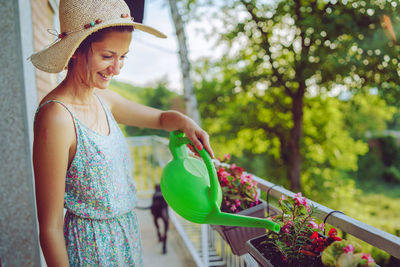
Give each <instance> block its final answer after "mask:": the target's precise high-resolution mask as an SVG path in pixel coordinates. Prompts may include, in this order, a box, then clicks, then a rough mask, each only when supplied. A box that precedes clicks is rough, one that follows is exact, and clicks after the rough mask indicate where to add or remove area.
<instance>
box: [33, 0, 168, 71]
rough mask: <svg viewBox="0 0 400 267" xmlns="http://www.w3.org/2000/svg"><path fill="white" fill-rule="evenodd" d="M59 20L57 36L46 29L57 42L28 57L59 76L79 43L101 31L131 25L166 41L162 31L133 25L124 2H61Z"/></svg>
mask: <svg viewBox="0 0 400 267" xmlns="http://www.w3.org/2000/svg"><path fill="white" fill-rule="evenodd" d="M59 19H60V33H58V32H57V31H56V30H55V29H50V30H48V32H49V33H50V34H52V35H55V36H56V37H57V39H56V40H55V41H54V42H53V43H51V44H50V45H48V47H46V48H45V49H43V50H41V51H39V52H37V53H35V54H33V55H32V56H31V57H30V59H31V61H32V63H33V65H35V67H37V68H38V69H40V70H43V71H45V72H50V73H58V72H61V71H62V70H64V69H65V68H66V66H67V65H68V62H69V59H70V58H71V56H72V55H73V54H74V52H75V50H76V49H77V48H78V47H79V45H80V44H81V42H82V41H83V40H84V39H85V38H86V37H88V36H89V35H90V34H92V33H94V32H96V31H98V30H101V29H104V28H108V27H113V26H132V27H133V28H134V29H138V30H141V31H144V32H147V33H150V34H152V35H154V36H156V37H159V38H166V35H165V34H163V33H162V32H160V31H158V30H156V29H154V28H152V27H150V26H146V25H143V24H141V23H137V22H135V21H134V18H133V17H131V15H130V10H129V7H128V6H127V4H126V3H125V1H124V0H107V1H104V0H85V1H81V0H60V4H59Z"/></svg>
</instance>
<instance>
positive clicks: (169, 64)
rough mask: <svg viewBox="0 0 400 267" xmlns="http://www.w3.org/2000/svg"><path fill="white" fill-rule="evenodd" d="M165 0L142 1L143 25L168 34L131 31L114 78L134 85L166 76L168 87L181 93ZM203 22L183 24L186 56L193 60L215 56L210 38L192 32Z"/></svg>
mask: <svg viewBox="0 0 400 267" xmlns="http://www.w3.org/2000/svg"><path fill="white" fill-rule="evenodd" d="M167 3H168V1H167V0H146V4H145V14H144V21H143V24H146V25H148V26H152V27H154V28H156V29H158V30H159V31H161V32H163V33H164V34H166V35H167V36H168V38H167V39H160V38H157V37H155V36H153V35H150V34H148V33H145V32H141V31H139V30H138V31H135V32H134V34H133V39H132V43H131V46H130V52H129V53H128V58H127V59H126V60H125V65H124V67H123V69H122V70H121V73H120V74H119V75H118V77H116V79H117V80H119V81H123V82H129V83H131V84H133V85H136V86H145V85H152V84H155V83H156V81H159V80H161V79H166V80H167V81H168V85H169V88H170V89H171V90H173V91H176V92H180V93H182V80H181V79H182V78H181V70H180V63H179V55H178V53H177V52H178V44H177V39H176V35H175V27H174V25H173V21H172V18H171V15H170V10H169V6H168V5H167ZM201 23H203V24H202V25H207V24H204V22H200V21H198V22H191V23H189V24H188V25H186V29H185V32H186V37H187V45H188V47H189V48H188V50H189V58H190V60H191V61H192V62H193V61H194V60H196V59H198V58H199V57H202V56H212V55H215V49H214V48H213V41H212V40H207V39H206V38H205V37H204V35H202V34H199V33H198V32H197V31H195V30H194V29H195V28H199V25H201Z"/></svg>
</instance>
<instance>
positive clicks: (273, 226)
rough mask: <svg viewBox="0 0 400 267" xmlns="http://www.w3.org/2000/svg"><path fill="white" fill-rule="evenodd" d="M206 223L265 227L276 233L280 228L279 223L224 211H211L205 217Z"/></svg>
mask: <svg viewBox="0 0 400 267" xmlns="http://www.w3.org/2000/svg"><path fill="white" fill-rule="evenodd" d="M207 223H208V224H215V225H225V226H238V225H240V226H241V227H254V228H265V229H268V230H271V231H274V232H276V233H278V232H279V230H280V229H281V228H280V226H279V224H277V223H275V222H273V221H270V220H267V219H261V218H256V217H250V216H242V215H238V214H231V213H226V212H213V213H211V214H210V215H209V216H208V218H207Z"/></svg>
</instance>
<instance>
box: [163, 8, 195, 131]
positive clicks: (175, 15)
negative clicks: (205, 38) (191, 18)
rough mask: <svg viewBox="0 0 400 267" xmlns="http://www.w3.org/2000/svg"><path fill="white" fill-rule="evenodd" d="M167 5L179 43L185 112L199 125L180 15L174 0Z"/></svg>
mask: <svg viewBox="0 0 400 267" xmlns="http://www.w3.org/2000/svg"><path fill="white" fill-rule="evenodd" d="M169 6H170V9H171V16H172V19H173V21H174V25H175V31H176V36H177V38H178V44H179V59H180V63H181V70H182V79H183V91H184V97H185V108H186V114H187V115H188V116H189V117H191V118H192V119H193V120H194V121H195V122H196V123H198V124H199V125H200V114H199V110H198V107H197V99H196V95H195V94H194V87H193V82H192V79H191V78H190V62H189V57H188V50H187V45H186V36H185V31H184V25H183V21H182V17H181V15H180V14H179V11H178V6H177V4H176V0H169Z"/></svg>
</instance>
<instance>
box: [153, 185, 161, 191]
mask: <svg viewBox="0 0 400 267" xmlns="http://www.w3.org/2000/svg"><path fill="white" fill-rule="evenodd" d="M154 189H155V190H156V192H161V187H160V184H156V185H155V186H154Z"/></svg>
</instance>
